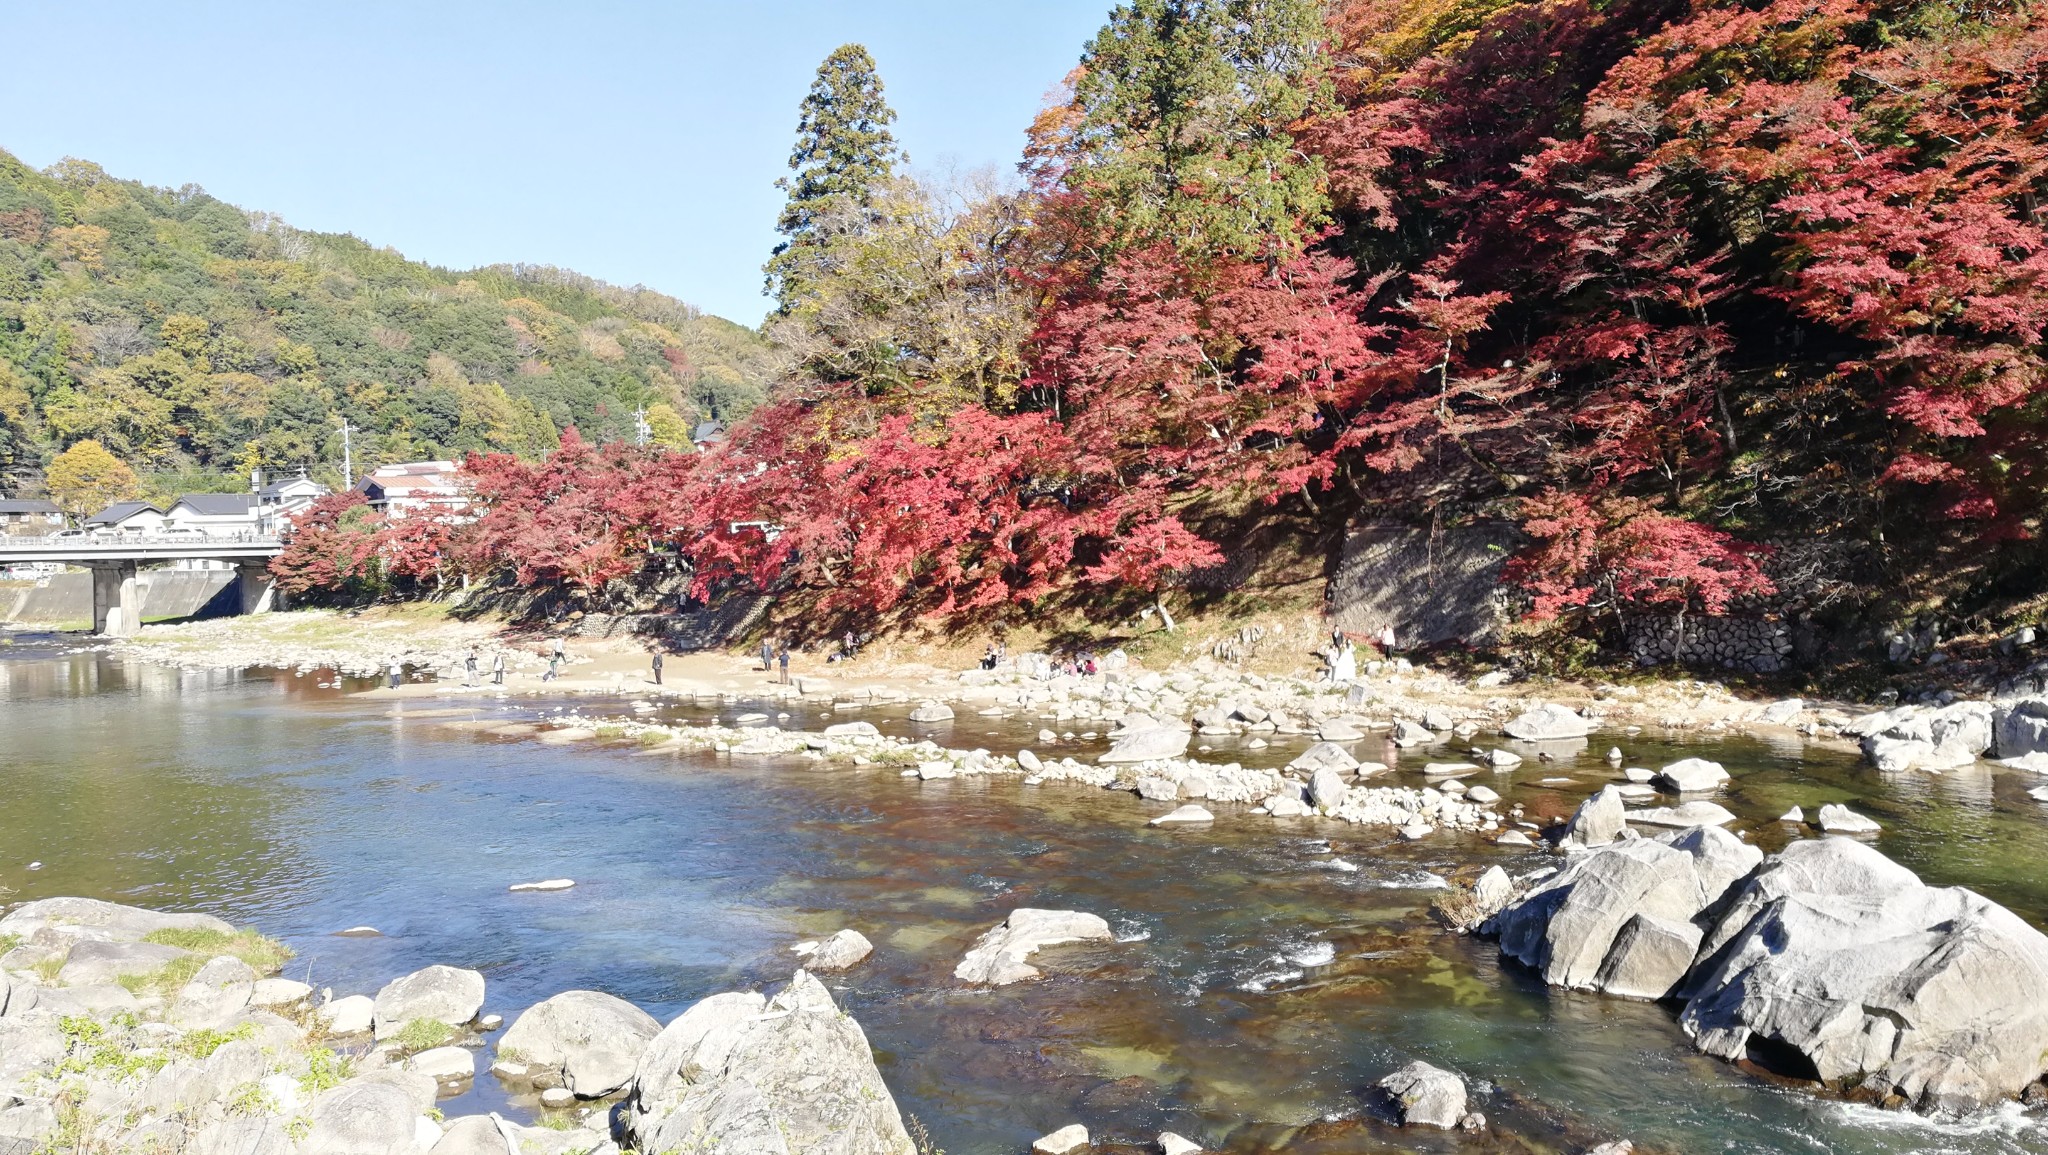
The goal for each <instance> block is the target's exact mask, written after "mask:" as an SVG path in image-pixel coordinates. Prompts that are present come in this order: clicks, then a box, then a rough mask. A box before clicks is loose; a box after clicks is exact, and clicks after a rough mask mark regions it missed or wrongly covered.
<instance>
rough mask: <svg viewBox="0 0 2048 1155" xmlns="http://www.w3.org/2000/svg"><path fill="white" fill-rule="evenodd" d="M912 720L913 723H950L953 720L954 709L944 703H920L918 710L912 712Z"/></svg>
mask: <svg viewBox="0 0 2048 1155" xmlns="http://www.w3.org/2000/svg"><path fill="white" fill-rule="evenodd" d="M910 720H911V721H913V722H950V721H952V720H953V707H951V706H948V705H946V704H945V703H944V702H929V701H927V702H920V703H918V705H917V708H916V709H914V710H912V711H911V712H910Z"/></svg>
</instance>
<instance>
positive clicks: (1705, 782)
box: [1651, 758, 1728, 794]
mask: <svg viewBox="0 0 2048 1155" xmlns="http://www.w3.org/2000/svg"><path fill="white" fill-rule="evenodd" d="M1651 781H1653V782H1655V783H1656V784H1657V785H1659V786H1661V787H1663V788H1664V789H1666V790H1668V791H1670V792H1671V793H1673V794H1704V793H1706V792H1707V791H1709V790H1718V789H1720V788H1721V784H1722V783H1723V782H1726V781H1728V770H1727V768H1726V767H1724V766H1722V765H1721V764H1720V763H1719V762H1714V761H1710V760H1708V759H1706V758H1680V759H1679V760H1678V761H1676V762H1673V763H1671V764H1670V765H1668V766H1666V767H1664V768H1663V769H1662V770H1659V771H1657V773H1656V776H1655V777H1654V778H1652V779H1651Z"/></svg>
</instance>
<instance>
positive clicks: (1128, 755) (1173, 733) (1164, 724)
mask: <svg viewBox="0 0 2048 1155" xmlns="http://www.w3.org/2000/svg"><path fill="white" fill-rule="evenodd" d="M1192 737H1193V734H1192V733H1191V732H1190V731H1189V730H1188V728H1187V727H1186V726H1183V725H1181V724H1180V723H1178V722H1172V721H1162V720H1160V719H1157V718H1154V717H1152V716H1150V715H1148V714H1130V715H1126V716H1125V718H1124V720H1123V725H1122V726H1121V727H1119V728H1118V729H1117V731H1116V732H1115V733H1113V734H1111V735H1110V736H1109V750H1108V752H1107V753H1105V754H1103V755H1102V757H1100V758H1098V759H1096V761H1098V762H1103V763H1110V764H1115V763H1125V762H1156V761H1159V760H1161V759H1165V758H1178V757H1180V756H1181V755H1182V754H1185V753H1187V749H1188V740H1189V739H1190V738H1192Z"/></svg>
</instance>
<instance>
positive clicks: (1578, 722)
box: [1501, 702, 1593, 742]
mask: <svg viewBox="0 0 2048 1155" xmlns="http://www.w3.org/2000/svg"><path fill="white" fill-rule="evenodd" d="M1592 732H1593V724H1592V723H1591V722H1588V721H1587V720H1586V719H1584V718H1582V717H1580V716H1579V715H1578V714H1577V713H1576V712H1575V711H1573V710H1572V709H1570V708H1569V707H1566V706H1560V705H1557V704H1556V703H1554V702H1545V703H1543V704H1542V705H1540V706H1537V707H1536V708H1535V709H1533V710H1526V711H1524V712H1522V713H1521V714H1518V715H1516V716H1515V718H1514V719H1513V720H1512V721H1510V722H1509V723H1508V724H1507V725H1505V726H1502V727H1501V733H1503V734H1506V735H1507V736H1508V737H1510V738H1520V739H1521V740H1523V741H1524V742H1547V741H1552V740H1555V739H1558V738H1583V737H1585V736H1586V735H1588V734H1591V733H1592Z"/></svg>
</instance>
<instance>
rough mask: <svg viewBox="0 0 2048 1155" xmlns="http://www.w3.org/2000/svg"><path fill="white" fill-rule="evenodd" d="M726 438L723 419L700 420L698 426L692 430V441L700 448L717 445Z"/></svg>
mask: <svg viewBox="0 0 2048 1155" xmlns="http://www.w3.org/2000/svg"><path fill="white" fill-rule="evenodd" d="M724 440H725V423H724V422H721V421H699V422H698V423H697V428H695V429H692V430H691V431H690V441H691V442H692V443H693V444H695V445H696V446H697V447H698V448H700V449H701V448H703V447H704V446H706V445H717V444H718V443H720V442H722V441H724Z"/></svg>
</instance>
